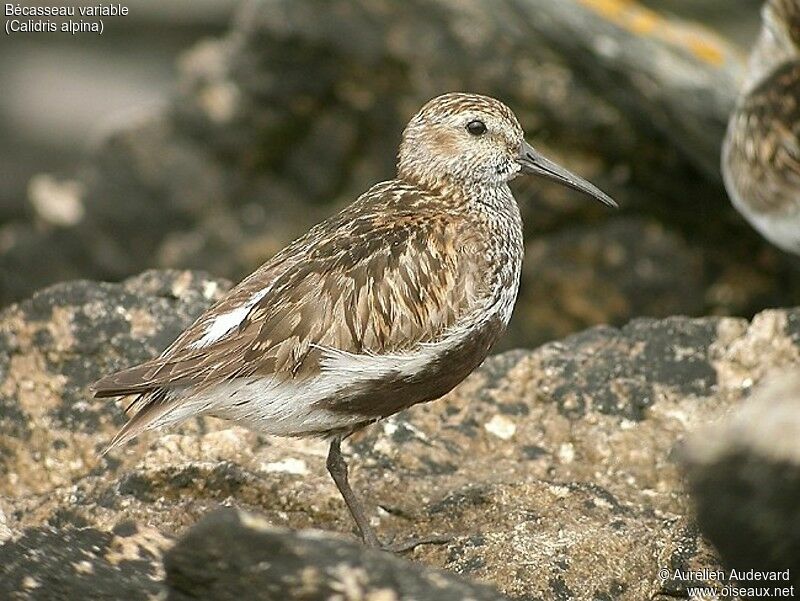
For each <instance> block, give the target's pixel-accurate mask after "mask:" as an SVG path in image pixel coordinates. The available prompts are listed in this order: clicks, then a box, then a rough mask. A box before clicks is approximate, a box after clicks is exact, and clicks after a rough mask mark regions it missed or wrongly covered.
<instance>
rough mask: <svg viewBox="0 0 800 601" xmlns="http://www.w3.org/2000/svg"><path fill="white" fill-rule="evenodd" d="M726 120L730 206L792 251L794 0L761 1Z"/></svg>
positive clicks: (798, 17)
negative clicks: (755, 33)
mask: <svg viewBox="0 0 800 601" xmlns="http://www.w3.org/2000/svg"><path fill="white" fill-rule="evenodd" d="M762 16H763V25H762V29H761V33H760V36H759V38H758V41H757V43H756V45H755V48H754V49H753V51H752V53H751V55H750V63H749V66H748V73H747V80H746V81H745V84H744V87H743V89H742V92H741V95H740V97H739V99H738V102H737V104H736V108H735V110H734V112H733V115H732V116H731V118H730V121H729V123H728V132H727V135H726V137H725V142H724V144H723V149H722V173H723V176H724V179H725V186H726V187H727V189H728V195H729V196H730V198H731V202H732V203H733V206H734V207H736V209H737V210H738V211H739V212H740V213H741V214H742V215H743V216H744V218H745V219H747V221H749V222H750V224H751V225H752V226H753V227H754V228H755V229H756V230H758V231H759V232H760V233H761V235H762V236H764V237H765V238H766V239H767V240H769V241H770V242H772V243H773V244H774V245H775V246H778V247H779V248H781V249H783V250H785V251H787V252H791V253H795V254H800V0H769V2H767V3H766V4H765V5H764V9H763V11H762Z"/></svg>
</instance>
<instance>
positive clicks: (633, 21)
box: [576, 0, 730, 67]
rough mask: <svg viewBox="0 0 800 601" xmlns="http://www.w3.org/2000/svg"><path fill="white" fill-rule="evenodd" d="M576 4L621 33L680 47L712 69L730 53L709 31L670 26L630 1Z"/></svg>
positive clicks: (589, 0) (588, 0)
mask: <svg viewBox="0 0 800 601" xmlns="http://www.w3.org/2000/svg"><path fill="white" fill-rule="evenodd" d="M576 1H577V2H578V3H579V4H581V5H583V6H585V7H586V8H588V9H589V10H591V11H592V12H594V13H596V14H598V15H599V16H600V17H602V18H603V19H605V20H607V21H610V22H611V23H613V24H614V25H616V26H618V27H620V28H622V29H624V30H625V31H628V32H630V33H632V34H634V35H637V36H645V37H652V38H654V39H657V40H660V41H662V42H666V43H667V44H670V45H672V46H675V47H678V48H682V49H683V50H686V51H688V52H690V53H691V54H692V55H693V56H694V57H695V58H697V59H698V60H700V61H702V62H704V63H706V64H709V65H711V66H713V67H719V66H720V65H722V64H723V63H724V62H725V58H726V56H728V55H729V54H730V53H729V51H728V49H727V48H726V47H725V44H724V42H723V41H722V40H721V39H719V38H718V37H717V36H715V35H714V34H713V33H711V32H710V31H704V30H701V29H700V28H698V27H693V26H688V25H680V24H675V23H672V22H670V21H668V20H666V19H664V18H663V17H661V16H660V15H659V14H658V13H657V12H655V11H652V10H650V9H647V8H644V7H642V6H640V5H639V4H638V3H636V2H635V1H634V0H576Z"/></svg>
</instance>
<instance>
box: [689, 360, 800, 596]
mask: <svg viewBox="0 0 800 601" xmlns="http://www.w3.org/2000/svg"><path fill="white" fill-rule="evenodd" d="M682 454H683V459H684V462H685V464H686V469H687V473H688V475H689V479H690V483H691V489H692V494H693V496H694V499H695V501H696V504H697V513H698V521H699V523H700V526H701V528H702V529H703V532H704V533H705V534H706V535H707V536H708V537H709V539H710V540H711V541H712V542H713V543H714V545H715V546H716V547H717V549H719V552H720V554H721V555H722V558H723V560H724V561H725V563H726V565H727V567H729V568H732V569H735V570H738V571H739V572H743V573H745V574H746V573H747V572H748V571H749V570H757V571H763V572H772V573H785V572H786V571H787V570H788V576H789V580H788V581H778V582H774V583H773V582H764V581H763V580H762V581H758V580H757V579H747V578H745V579H743V580H744V581H743V582H740V584H742V585H749V586H764V585H769V586H773V585H778V586H791V585H794V586H795V587H796V588H800V517H799V516H798V513H797V499H798V497H799V496H800V377H798V375H797V371H796V368H794V369H792V370H791V371H788V372H783V373H777V374H773V376H772V377H771V378H769V379H767V380H766V383H765V384H764V385H762V386H760V387H759V388H758V389H757V390H756V391H754V392H753V394H752V395H751V398H749V399H748V400H747V401H746V403H745V404H744V405H743V406H742V407H741V408H740V409H738V410H737V411H736V412H734V414H733V415H731V416H730V417H728V418H727V419H725V420H724V421H723V422H722V423H720V424H717V425H715V426H713V427H708V428H706V429H704V430H703V431H702V432H698V433H697V434H695V435H693V436H692V437H691V438H690V439H689V441H688V444H687V445H686V447H685V448H684V449H683V453H682Z"/></svg>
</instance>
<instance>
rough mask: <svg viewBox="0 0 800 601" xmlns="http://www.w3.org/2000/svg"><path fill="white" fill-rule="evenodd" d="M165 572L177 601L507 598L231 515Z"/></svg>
mask: <svg viewBox="0 0 800 601" xmlns="http://www.w3.org/2000/svg"><path fill="white" fill-rule="evenodd" d="M164 565H165V568H166V583H167V586H168V587H169V595H168V596H167V599H169V601H190V600H192V599H217V600H219V601H226V600H229V599H230V600H239V599H253V600H264V601H273V600H274V601H277V600H279V599H364V600H368V599H376V600H378V601H380V600H386V601H393V600H401V599H408V600H409V601H411V600H414V599H431V600H433V599H436V600H437V601H438V600H441V601H468V600H469V601H503V600H504V599H507V597H504V596H503V595H501V594H500V593H499V591H497V589H494V588H492V587H489V586H485V585H479V584H472V583H469V582H468V581H466V580H465V579H462V578H459V577H457V576H454V575H453V574H452V573H449V572H444V571H440V570H430V569H427V570H426V569H421V568H420V567H419V566H416V565H414V564H412V563H410V562H408V561H404V560H401V559H399V558H397V557H395V556H393V555H391V554H389V553H376V552H375V551H372V550H369V549H367V548H365V547H364V546H363V545H361V544H359V543H355V542H353V541H352V540H347V539H344V538H343V537H336V536H331V535H329V534H325V533H322V532H316V531H305V532H301V533H300V534H295V533H293V532H291V531H288V530H285V529H278V528H274V527H273V526H271V525H270V523H269V522H268V521H266V520H264V519H263V518H261V517H258V516H256V515H253V514H248V513H244V512H238V513H237V512H236V511H233V510H230V509H227V510H220V511H218V512H216V513H213V514H211V515H210V516H209V517H207V518H205V519H204V520H203V521H202V522H200V524H198V525H197V526H195V527H194V528H192V529H191V530H190V531H189V533H188V534H187V535H186V536H184V537H183V538H182V539H181V540H180V541H179V542H178V543H177V544H176V545H175V546H174V547H173V548H172V549H170V550H169V551H168V552H167V554H166V556H165V559H164Z"/></svg>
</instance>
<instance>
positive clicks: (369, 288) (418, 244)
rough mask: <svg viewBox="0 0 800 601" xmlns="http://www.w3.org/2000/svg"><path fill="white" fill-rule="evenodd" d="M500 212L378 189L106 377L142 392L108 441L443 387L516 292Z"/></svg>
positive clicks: (275, 422) (463, 368) (401, 401)
mask: <svg viewBox="0 0 800 601" xmlns="http://www.w3.org/2000/svg"><path fill="white" fill-rule="evenodd" d="M509 199H510V193H509ZM510 202H511V204H513V199H511V200H510ZM513 207H514V210H516V205H513ZM491 219H492V217H491V215H490V214H489V213H486V212H485V211H475V210H473V207H472V206H471V205H470V203H469V202H467V201H466V200H465V199H458V198H457V197H448V198H443V197H442V196H439V195H437V194H434V193H431V192H428V191H425V190H422V189H419V188H417V187H416V186H414V185H412V184H409V183H407V182H403V181H399V180H393V181H390V182H384V183H382V184H378V185H376V186H374V187H373V188H372V189H371V190H369V191H368V192H367V193H365V194H364V195H362V196H361V197H360V198H359V199H358V200H357V201H356V202H355V203H353V204H352V205H350V206H348V207H347V208H345V209H344V210H342V211H341V212H339V213H338V214H336V215H334V216H332V217H331V218H329V219H327V220H326V221H324V222H322V223H321V224H319V225H318V226H316V227H314V228H312V229H311V230H310V231H309V232H308V233H307V234H305V235H304V236H302V237H301V238H299V239H298V240H296V241H295V242H293V243H292V244H290V245H289V246H288V247H287V248H286V249H284V250H283V251H281V252H280V253H278V255H276V256H275V257H274V258H273V259H272V260H270V261H269V262H267V263H266V264H265V265H263V266H262V267H261V268H259V270H257V271H256V272H255V273H254V274H252V275H251V276H249V277H248V278H246V279H245V280H244V281H243V282H242V283H241V284H239V285H238V286H237V287H235V288H234V289H233V290H232V291H231V292H230V293H229V294H228V295H227V296H226V297H225V298H223V299H222V300H221V301H219V302H218V303H217V304H215V305H214V306H213V307H212V308H211V309H209V310H208V311H207V312H206V313H204V314H203V315H202V316H201V317H200V318H198V320H197V321H196V322H195V323H194V324H193V325H192V326H191V327H190V328H188V329H187V330H186V332H184V333H183V334H182V335H181V336H180V337H179V338H178V339H177V340H176V341H175V343H173V344H172V345H171V346H170V347H169V348H168V349H167V350H166V351H165V352H164V353H163V354H162V355H161V356H160V357H158V358H156V359H153V360H151V361H148V362H146V363H144V364H142V365H139V366H136V367H133V368H130V369H127V370H123V371H122V372H118V373H117V374H113V375H111V376H109V377H107V378H104V379H102V380H100V381H99V382H98V383H97V384H96V385H95V395H96V396H98V397H109V396H118V395H137V398H136V399H135V400H134V402H133V403H132V405H131V407H130V413H131V414H132V418H131V420H130V421H129V423H128V424H127V425H126V426H125V428H124V429H123V431H121V432H120V434H119V435H118V437H117V438H116V439H115V441H114V442H113V443H112V445H113V444H118V443H121V442H123V441H124V440H127V439H129V438H131V437H133V436H135V435H136V434H137V433H139V432H141V431H142V430H144V429H147V428H150V427H157V426H161V425H167V424H170V423H175V422H178V421H181V420H182V419H184V418H186V417H188V416H191V415H195V414H212V415H217V416H220V417H225V418H228V419H234V420H236V421H239V422H242V423H244V424H245V425H250V426H252V427H255V428H257V429H260V430H263V431H266V432H272V433H277V434H285V435H304V434H317V433H326V432H332V431H337V430H341V429H344V430H346V429H352V428H354V427H357V426H359V425H362V424H364V423H368V422H369V421H373V420H374V419H376V418H378V417H382V416H384V415H389V414H391V413H394V412H395V411H397V410H399V409H402V408H404V407H406V406H409V405H411V404H414V403H415V402H421V401H426V400H432V399H434V398H438V397H439V396H441V395H442V394H444V393H446V392H447V391H448V390H450V389H451V388H452V387H453V386H455V385H456V384H457V383H458V382H459V381H460V380H461V379H463V378H464V377H466V375H468V374H469V372H470V371H472V369H474V367H476V366H477V364H479V363H480V362H481V361H482V360H483V358H484V357H485V356H486V354H487V353H488V351H489V348H490V347H491V345H492V344H493V343H494V341H495V340H496V339H497V338H498V337H499V335H500V333H502V331H503V329H504V328H505V325H506V323H507V321H508V317H509V316H510V309H511V306H513V301H514V297H515V296H516V286H517V282H518V277H519V273H518V272H519V260H520V259H521V257H519V256H516V257H514V258H513V261H512V262H514V264H515V265H516V267H513V266H511V267H510V266H509V261H506V262H505V263H502V262H498V261H497V259H498V257H497V256H496V255H497V252H498V248H502V247H503V246H504V245H506V246H507V244H508V240H498V239H497V238H496V236H497V232H494V231H492V228H491V225H492V224H491V223H489V222H490V221H491ZM517 221H518V213H517ZM516 237H518V238H519V239H520V240H521V231H519V232H516V233H515V238H516ZM520 244H521V243H519V244H518V245H517V246H519V245H520ZM520 248H521V247H520ZM520 248H516V247H515V250H514V252H515V253H516V254H517V255H519V254H521V250H520ZM509 269H510V271H509ZM514 270H516V273H513V272H514ZM509 278H510V279H511V280H513V281H504V280H509ZM509 287H511V288H513V291H512V292H513V294H512V295H511V296H510V297H509V291H508V290H505V289H507V288H509ZM504 290H505V291H504ZM444 359H446V360H444ZM444 366H447V367H446V369H445V368H444Z"/></svg>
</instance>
